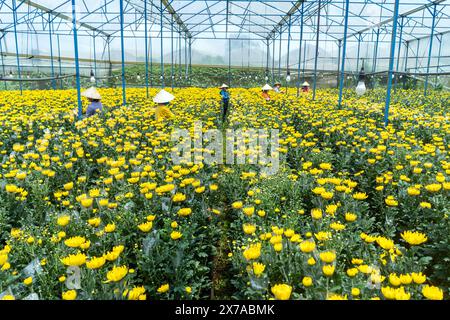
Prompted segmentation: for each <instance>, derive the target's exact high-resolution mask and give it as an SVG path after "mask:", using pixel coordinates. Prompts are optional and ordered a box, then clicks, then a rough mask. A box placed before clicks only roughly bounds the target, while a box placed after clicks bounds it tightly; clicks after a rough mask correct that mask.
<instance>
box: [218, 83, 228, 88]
mask: <svg viewBox="0 0 450 320" xmlns="http://www.w3.org/2000/svg"><path fill="white" fill-rule="evenodd" d="M219 88H220V89H223V88H228V86H227V85H226V84H225V83H224V84H223V85H222V86H221V87H219Z"/></svg>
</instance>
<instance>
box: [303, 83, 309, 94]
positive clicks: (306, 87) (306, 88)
mask: <svg viewBox="0 0 450 320" xmlns="http://www.w3.org/2000/svg"><path fill="white" fill-rule="evenodd" d="M302 92H309V83H308V81H305V82H303V84H302Z"/></svg>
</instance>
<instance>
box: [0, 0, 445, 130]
mask: <svg viewBox="0 0 450 320" xmlns="http://www.w3.org/2000/svg"><path fill="white" fill-rule="evenodd" d="M371 11H373V12H375V13H376V14H368V13H367V12H371ZM374 16H376V19H374ZM449 32H450V7H449V2H448V1H446V0H437V1H429V0H423V1H421V0H410V1H409V0H381V1H375V0H338V1H333V0H317V1H287V0H280V1H266V0H253V1H244V0H236V1H228V0H227V1H199V0H179V1H174V0H173V1H169V0H161V1H149V0H96V1H89V2H88V1H86V0H58V1H43V0H41V1H38V0H34V1H30V0H0V53H1V59H2V60H1V63H2V70H0V71H1V72H2V73H3V75H2V78H1V79H0V80H1V81H5V83H6V81H14V82H18V83H19V85H20V90H21V92H22V83H23V82H24V81H33V79H24V78H23V77H22V64H23V60H33V59H37V58H42V59H48V60H49V61H50V69H51V73H50V74H49V75H48V78H47V79H48V80H49V81H51V83H52V87H53V89H57V85H56V83H57V80H59V79H62V78H64V77H74V76H75V77H76V87H77V93H78V110H79V114H80V116H81V94H80V92H81V82H80V79H81V77H82V75H81V72H80V62H82V61H86V62H91V63H93V64H94V66H93V69H94V71H93V72H94V74H95V75H96V76H97V68H98V66H97V64H100V63H103V64H109V65H111V64H112V61H111V49H110V47H111V43H112V41H114V40H120V48H121V61H119V63H120V64H121V70H122V72H121V77H122V81H121V82H122V83H121V85H122V94H123V97H122V104H123V105H126V103H127V94H126V89H127V82H126V78H125V73H126V70H125V65H126V48H125V40H126V39H135V41H138V40H139V41H141V40H142V41H143V50H145V51H144V52H145V61H144V62H143V63H145V87H146V89H147V96H148V94H149V93H148V92H149V87H150V86H151V83H150V80H149V79H150V73H151V68H149V64H151V63H152V59H151V57H149V52H150V55H151V52H152V49H151V46H152V45H154V44H152V40H156V41H157V42H159V46H160V48H161V54H160V56H161V57H160V66H161V74H160V75H159V76H160V79H161V85H162V87H163V88H164V87H165V85H166V80H167V79H168V78H169V77H168V74H169V73H168V72H166V71H165V69H164V65H165V64H169V65H170V78H171V79H172V87H173V79H174V75H175V73H174V72H175V70H174V65H175V64H176V63H177V62H176V61H175V63H174V59H175V60H178V63H179V66H180V67H181V64H182V57H181V55H182V53H181V52H182V50H181V46H182V42H184V55H185V59H184V66H183V68H184V70H185V76H186V78H189V74H190V73H191V70H192V45H193V44H194V42H195V41H197V40H207V41H208V40H220V41H225V42H228V52H227V54H226V55H227V56H228V62H227V64H228V77H229V82H231V66H232V62H231V60H232V59H231V48H232V47H233V41H259V42H262V43H263V44H264V47H265V53H266V58H265V66H263V68H264V69H265V74H266V80H267V79H269V76H271V77H272V79H275V73H276V69H278V71H277V72H278V76H279V75H281V73H282V71H283V72H285V74H286V77H287V81H288V82H289V81H290V75H291V72H293V73H296V77H297V82H296V85H297V88H298V87H299V86H300V83H301V81H300V79H301V78H302V74H303V76H304V73H305V63H306V62H305V57H306V44H307V43H313V44H315V55H314V61H313V65H314V68H313V70H312V74H313V76H314V81H313V95H312V99H315V98H316V89H317V76H318V74H320V73H321V72H323V70H320V69H319V66H318V59H319V44H320V43H324V42H329V43H330V45H332V46H333V47H334V48H337V50H338V56H337V59H336V61H337V63H336V65H335V71H336V74H337V75H338V80H337V83H338V87H339V102H338V103H339V105H341V103H342V100H343V89H344V84H345V74H347V73H349V74H357V73H358V71H359V69H360V67H361V64H360V60H362V59H365V60H368V59H370V60H372V62H371V63H372V70H369V72H368V73H367V74H377V73H378V74H379V73H385V74H387V75H388V77H387V92H386V102H385V119H384V121H385V125H387V124H388V114H389V106H390V100H391V91H392V88H393V86H395V84H396V81H397V80H396V79H394V76H395V75H400V76H402V75H409V76H416V75H417V76H424V77H425V81H424V95H426V94H427V92H428V90H429V83H430V76H436V77H437V76H440V75H449V74H450V70H449V69H448V68H449V67H450V63H448V64H446V63H442V60H443V59H446V58H448V56H449V52H448V51H447V48H445V44H444V45H443V43H444V42H445V41H444V37H445V36H446V35H447V34H449ZM24 35H27V36H28V35H34V36H36V38H38V37H39V38H41V37H44V38H45V39H47V41H49V43H50V45H49V47H50V54H49V55H48V56H46V55H37V56H36V55H35V54H34V53H30V52H29V51H24V49H23V48H21V43H20V41H19V36H24ZM60 37H71V39H72V41H73V48H74V50H73V56H72V57H62V55H61V45H62V43H61V41H60ZM85 37H87V38H88V39H92V40H93V41H92V43H93V58H92V59H91V57H90V58H89V59H84V58H82V57H80V55H79V47H78V46H79V40H80V39H81V38H85ZM283 37H284V39H283ZM7 38H8V39H9V43H10V44H11V43H13V44H14V49H12V50H8V46H7V40H6V39H7ZM97 39H99V40H101V42H102V46H103V48H101V50H102V59H98V58H97V53H98V52H99V48H98V47H96V40H97ZM424 40H425V41H427V44H426V46H425V51H424V53H425V54H424V55H422V56H420V49H421V48H420V44H421V43H423V41H424ZM89 41H90V40H89ZM166 41H169V43H170V48H171V56H170V59H169V60H170V61H169V62H170V63H167V61H165V58H164V54H163V53H164V44H165V42H166ZM36 42H38V41H36ZM153 42H154V41H153ZM366 42H370V43H371V44H372V45H373V51H372V53H371V56H369V55H368V54H367V51H368V50H366V55H364V54H363V53H362V52H361V51H362V50H361V44H362V43H366ZM174 43H175V46H178V48H179V52H178V54H179V57H174ZM27 44H28V42H27ZM294 44H295V45H296V46H298V57H296V58H297V62H296V63H293V62H292V61H294V59H293V58H292V57H291V55H290V52H291V51H290V50H291V47H292V46H293V45H294ZM349 44H353V45H356V46H357V50H356V57H353V58H352V59H354V60H355V62H356V68H355V66H353V67H352V69H351V70H350V68H349V67H348V61H349V59H350V58H349V55H348V51H347V49H348V46H349ZM381 44H385V45H386V46H388V47H389V53H388V66H387V68H385V69H383V70H380V67H379V66H377V63H378V61H379V47H380V45H381ZM10 47H11V46H10ZM137 47H138V46H137V44H136V50H137ZM282 47H283V48H284V49H285V50H286V52H287V54H286V57H285V58H286V62H285V63H284V62H283V64H284V65H285V66H284V67H283V68H282V61H281V60H282V55H281V50H282ZM302 49H303V50H302ZM277 50H278V53H279V55H278V66H276V64H275V55H276V51H277ZM423 50H424V48H423V46H422V51H423ZM434 52H435V53H434ZM433 53H434V54H433ZM105 56H106V58H105ZM302 56H303V57H302ZM4 57H14V59H15V68H16V70H17V71H16V72H17V76H13V75H12V72H10V76H9V77H7V76H6V69H5V63H4ZM419 59H422V60H423V59H425V61H426V64H425V66H420V65H419V63H418V60H419ZM62 60H65V61H70V62H73V63H74V64H75V74H68V75H63V72H62V66H61V63H62ZM411 60H412V61H413V62H415V65H414V66H412V65H411V64H410V62H409V61H411ZM414 60H415V61H414ZM432 60H435V63H432ZM401 62H402V63H401ZM413 64H414V63H413ZM97 78H98V77H97ZM170 78H169V79H170Z"/></svg>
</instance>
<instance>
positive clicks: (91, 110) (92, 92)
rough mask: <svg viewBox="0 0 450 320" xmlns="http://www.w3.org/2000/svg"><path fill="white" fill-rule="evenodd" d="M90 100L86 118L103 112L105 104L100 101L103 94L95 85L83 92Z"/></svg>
mask: <svg viewBox="0 0 450 320" xmlns="http://www.w3.org/2000/svg"><path fill="white" fill-rule="evenodd" d="M81 95H82V96H83V97H86V98H87V99H88V100H89V105H88V107H87V109H86V118H89V117H92V116H93V115H95V114H96V113H101V112H102V111H103V105H102V103H101V102H100V100H102V96H101V95H100V93H99V92H98V91H97V89H95V88H94V87H90V88H89V89H87V90H86V91H84V92H83V93H82V94H81Z"/></svg>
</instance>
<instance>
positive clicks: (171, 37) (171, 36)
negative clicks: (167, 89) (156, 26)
mask: <svg viewBox="0 0 450 320" xmlns="http://www.w3.org/2000/svg"><path fill="white" fill-rule="evenodd" d="M171 22H172V23H171V24H170V39H171V44H170V46H171V61H170V64H171V70H170V77H171V79H172V91H173V85H174V83H173V80H174V75H173V71H174V70H173V15H172V21H171Z"/></svg>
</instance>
